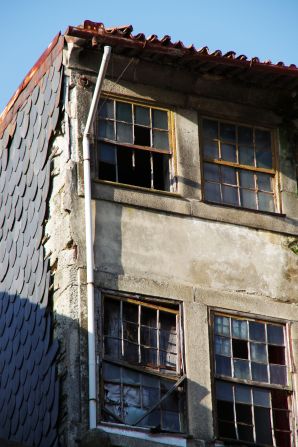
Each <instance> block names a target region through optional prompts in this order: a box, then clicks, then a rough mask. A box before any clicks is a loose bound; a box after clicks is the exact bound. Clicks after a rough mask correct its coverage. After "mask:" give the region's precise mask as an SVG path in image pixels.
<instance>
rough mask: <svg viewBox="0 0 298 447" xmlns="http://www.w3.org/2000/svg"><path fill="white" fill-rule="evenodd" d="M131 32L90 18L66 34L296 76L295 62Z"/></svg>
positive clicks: (297, 72) (297, 71)
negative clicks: (185, 43)
mask: <svg viewBox="0 0 298 447" xmlns="http://www.w3.org/2000/svg"><path fill="white" fill-rule="evenodd" d="M132 32H133V27H132V26H131V25H122V26H115V27H108V28H106V27H105V26H104V24H103V23H102V22H92V21H91V20H85V21H84V23H83V24H82V25H79V26H77V27H69V28H68V30H67V32H66V34H71V35H72V34H74V35H79V34H81V35H82V34H86V35H88V34H93V35H97V36H98V37H99V36H100V37H101V38H104V37H108V36H113V37H117V38H123V45H124V44H125V41H124V39H125V40H126V42H130V43H131V44H133V43H135V44H137V43H141V42H143V43H146V44H149V45H151V46H154V47H155V48H156V49H157V48H158V47H160V48H168V49H169V50H170V49H175V50H181V51H183V52H184V53H185V55H187V54H188V53H192V54H197V55H198V56H207V57H208V58H209V57H210V60H213V59H214V60H217V61H218V60H219V59H221V60H222V62H224V61H227V62H231V61H235V63H241V64H248V65H250V66H255V65H258V66H259V67H262V66H263V67H264V68H268V67H270V68H273V69H274V68H277V69H281V68H282V69H284V70H287V71H288V72H292V74H295V75H297V76H298V69H297V67H296V65H295V64H291V65H289V66H286V65H285V64H284V63H283V62H278V63H277V64H273V63H272V62H271V61H270V60H266V61H263V62H262V61H260V59H259V58H258V57H252V58H251V59H249V58H248V57H247V56H245V55H244V54H241V55H237V54H236V53H235V52H234V51H228V52H226V53H224V54H223V53H222V52H221V51H220V50H215V51H213V52H210V51H209V49H208V47H206V46H204V47H202V48H195V47H194V46H193V45H191V46H188V47H187V46H185V45H184V44H183V42H181V41H178V42H172V39H171V36H168V35H165V36H164V37H162V38H160V39H159V38H158V36H157V35H156V34H152V35H150V36H148V37H147V38H146V37H145V35H144V34H143V33H138V34H136V35H133V34H132ZM118 44H119V42H118ZM146 48H148V45H146ZM150 49H152V48H150ZM293 72H294V73H293Z"/></svg>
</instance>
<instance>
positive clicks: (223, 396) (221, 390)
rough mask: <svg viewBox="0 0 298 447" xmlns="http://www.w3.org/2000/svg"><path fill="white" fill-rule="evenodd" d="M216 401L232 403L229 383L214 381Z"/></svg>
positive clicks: (231, 388) (231, 386) (231, 391)
mask: <svg viewBox="0 0 298 447" xmlns="http://www.w3.org/2000/svg"><path fill="white" fill-rule="evenodd" d="M215 385H216V399H218V400H228V401H231V402H232V401H233V385H232V384H231V383H226V382H220V381H218V380H217V381H216V384H215Z"/></svg>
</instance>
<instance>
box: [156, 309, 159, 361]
mask: <svg viewBox="0 0 298 447" xmlns="http://www.w3.org/2000/svg"><path fill="white" fill-rule="evenodd" d="M156 329H157V334H156V335H157V337H156V344H157V346H156V347H157V366H158V368H159V369H160V351H159V346H160V343H159V337H160V322H159V309H157V311H156Z"/></svg>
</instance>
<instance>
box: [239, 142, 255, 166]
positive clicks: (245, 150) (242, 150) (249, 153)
mask: <svg viewBox="0 0 298 447" xmlns="http://www.w3.org/2000/svg"><path fill="white" fill-rule="evenodd" d="M239 163H240V164H241V165H248V166H254V165H255V160H254V148H253V147H251V146H239Z"/></svg>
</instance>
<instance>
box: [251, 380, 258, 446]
mask: <svg viewBox="0 0 298 447" xmlns="http://www.w3.org/2000/svg"><path fill="white" fill-rule="evenodd" d="M250 401H251V412H252V424H253V427H252V429H253V437H254V442H257V432H256V418H255V406H254V397H253V388H252V387H250Z"/></svg>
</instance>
